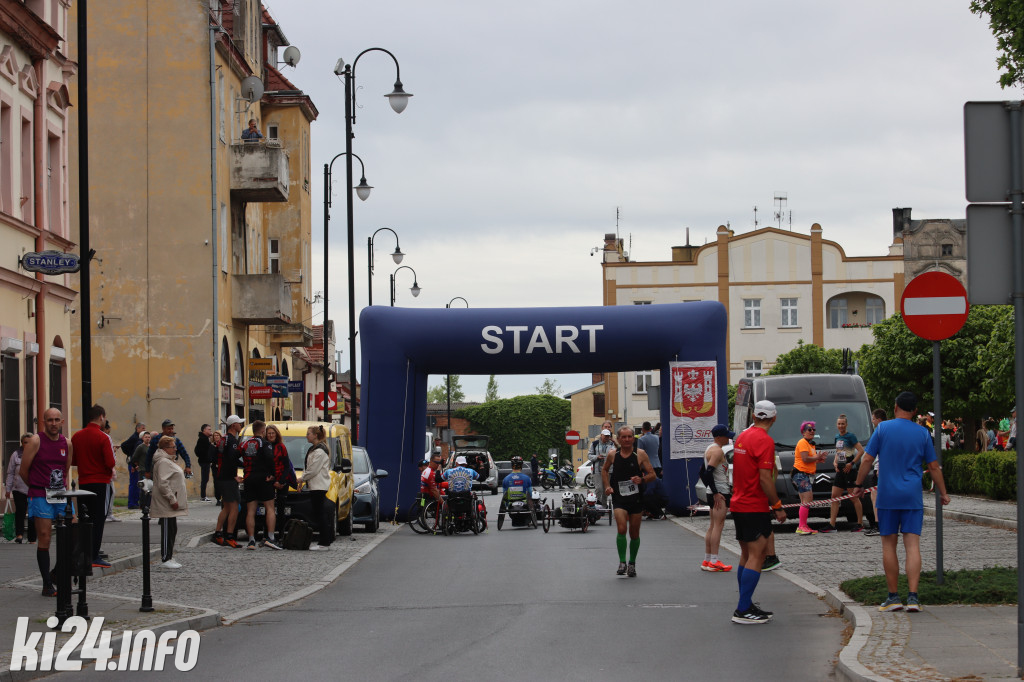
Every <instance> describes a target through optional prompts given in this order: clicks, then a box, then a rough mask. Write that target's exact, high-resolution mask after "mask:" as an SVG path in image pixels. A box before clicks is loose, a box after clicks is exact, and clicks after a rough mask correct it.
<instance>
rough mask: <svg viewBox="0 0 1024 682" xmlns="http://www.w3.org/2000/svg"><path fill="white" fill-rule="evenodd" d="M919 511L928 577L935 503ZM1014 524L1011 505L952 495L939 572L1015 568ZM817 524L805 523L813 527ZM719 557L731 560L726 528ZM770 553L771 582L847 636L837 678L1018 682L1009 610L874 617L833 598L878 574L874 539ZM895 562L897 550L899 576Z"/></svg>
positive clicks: (799, 544)
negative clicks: (777, 579) (834, 621)
mask: <svg viewBox="0 0 1024 682" xmlns="http://www.w3.org/2000/svg"><path fill="white" fill-rule="evenodd" d="M929 506H930V507H931V509H930V510H929V509H928V507H929ZM925 507H926V510H925V520H924V529H923V532H922V536H921V554H922V563H923V567H922V568H923V570H925V571H930V570H935V559H936V554H935V536H936V533H935V519H934V496H931V495H928V496H926V497H925ZM929 511H930V513H929ZM1016 519H1017V507H1016V504H1015V503H1010V502H993V501H991V500H984V499H977V498H971V497H961V496H954V497H953V498H952V501H951V503H950V504H949V505H948V506H947V507H944V508H943V568H944V570H947V571H949V570H961V569H977V568H984V567H986V566H996V565H998V566H1016V565H1017V534H1016V532H1015V529H1016ZM673 520H674V521H675V522H676V523H678V524H679V525H681V526H683V527H684V528H687V529H688V530H690V531H692V532H693V533H695V534H697V535H700V536H701V537H703V535H704V533H705V531H706V530H707V528H708V518H707V517H706V516H699V517H690V518H676V519H673ZM788 525H793V524H792V523H790V524H788ZM820 525H821V521H820V520H818V519H813V518H812V520H811V526H812V527H820ZM1010 529H1013V530H1010ZM722 548H723V549H726V550H729V551H731V552H734V553H735V554H737V555H738V554H739V546H738V545H736V543H735V541H734V539H733V537H732V536H731V533H730V529H729V528H728V524H727V529H726V532H725V533H724V534H723V540H722ZM776 550H777V552H778V554H779V556H780V558H781V559H782V562H783V563H782V568H780V569H778V570H776V571H774V572H773V573H772V575H779V576H781V577H783V578H785V579H787V580H790V581H792V582H795V583H797V584H800V585H802V586H803V587H804V588H805V589H807V590H808V591H810V592H813V593H815V594H818V595H819V596H821V597H822V598H823V599H825V601H826V602H827V603H828V604H829V605H830V606H832V607H833V608H834V609H836V610H837V611H839V612H840V613H842V615H843V617H844V618H846V619H847V620H848V621H850V623H851V624H852V625H853V627H854V632H853V634H852V636H851V638H850V641H849V643H848V644H847V645H846V646H845V647H844V648H843V650H842V651H841V652H840V656H839V661H838V664H837V666H836V677H837V678H838V679H844V680H855V681H858V682H859V681H861V680H952V679H965V680H976V679H977V680H980V679H985V680H1016V679H1020V678H1019V677H1017V675H1016V668H1017V626H1016V621H1017V606H1016V605H1010V606H969V605H954V606H925V607H924V609H923V610H922V611H921V612H920V613H911V614H908V613H906V612H902V611H899V612H895V613H881V612H879V611H878V609H877V605H876V604H864V605H862V604H858V603H857V602H854V601H852V600H850V598H849V597H847V596H846V595H845V594H844V593H843V592H842V591H841V590H840V589H839V583H840V582H842V581H843V580H847V579H849V578H856V577H861V576H869V575H878V574H881V573H882V550H881V542H880V540H879V538H878V537H877V536H875V537H871V536H865V535H863V534H862V533H850V532H839V533H836V534H830V535H822V534H818V535H811V536H798V535H795V534H794V533H792V532H788V531H787V532H780V533H777V534H776ZM903 562H904V556H903V551H902V546H901V549H900V565H901V567H902V566H903V565H904V563H903ZM904 597H905V595H904Z"/></svg>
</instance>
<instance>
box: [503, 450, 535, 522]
mask: <svg viewBox="0 0 1024 682" xmlns="http://www.w3.org/2000/svg"><path fill="white" fill-rule="evenodd" d="M501 488H502V490H503V491H504V493H505V494H504V499H503V500H502V501H501V504H502V507H505V506H506V505H508V504H509V503H511V502H517V501H519V500H526V506H527V507H529V508H530V518H531V519H533V522H534V525H536V524H537V517H536V516H535V513H534V509H533V483H532V482H531V481H530V477H529V476H527V475H526V474H524V473H523V458H522V457H519V456H518V455H516V456H515V457H513V458H512V473H511V474H509V475H508V476H506V477H505V479H504V480H503V481H502V482H501Z"/></svg>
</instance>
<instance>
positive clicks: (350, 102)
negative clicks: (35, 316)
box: [324, 47, 412, 442]
mask: <svg viewBox="0 0 1024 682" xmlns="http://www.w3.org/2000/svg"><path fill="white" fill-rule="evenodd" d="M367 52H384V53H385V54H387V55H388V56H389V57H391V59H392V61H394V62H395V89H394V90H392V91H391V93H390V94H387V95H384V96H385V97H387V98H388V102H389V103H390V104H391V108H392V109H394V111H395V113H396V114H400V113H402V112H403V111H405V107H406V106H408V104H409V98H410V97H412V95H411V94H409V93H407V92H406V91H405V90H403V89H402V78H401V69H400V67H399V65H398V59H396V58H395V55H393V54H391V52H389V51H388V50H385V49H384V48H382V47H371V48H368V49H366V50H363V51H362V52H360V53H359V54H358V55H356V58H355V59H353V60H352V63H351V64H346V63H345V62H344V60H342V59H339V60H338V61H337V63H336V64H335V65H334V74H335V75H336V76H339V77H341V78H344V80H345V153H346V154H347V156H346V157H345V159H346V163H345V172H346V179H347V181H348V182H347V185H346V186H347V187H349V188H351V187H352V137H353V135H352V126H353V125H354V124H355V122H356V107H355V99H356V94H355V93H356V88H355V82H356V64H358V63H359V59H360V58H361V57H362V56H363V55H364V54H366V53H367ZM347 199H348V202H347V203H348V361H349V374H348V379H349V397H350V399H351V400H352V416H351V418H352V436H353V438H354V439H355V440H356V441H357V442H358V440H359V422H358V421H357V420H356V274H355V273H356V266H355V236H354V235H355V227H354V224H353V219H352V191H351V189H350V190H349V191H348V193H347ZM326 402H327V395H326V394H325V395H324V403H325V404H326Z"/></svg>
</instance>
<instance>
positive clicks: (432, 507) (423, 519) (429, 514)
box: [420, 500, 443, 535]
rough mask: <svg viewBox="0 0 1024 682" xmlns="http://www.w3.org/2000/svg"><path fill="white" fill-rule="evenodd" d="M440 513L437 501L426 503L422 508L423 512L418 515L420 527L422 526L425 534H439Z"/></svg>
mask: <svg viewBox="0 0 1024 682" xmlns="http://www.w3.org/2000/svg"><path fill="white" fill-rule="evenodd" d="M442 509H443V507H442ZM440 522H441V513H440V510H439V509H438V507H437V500H431V501H430V502H427V504H426V506H425V507H423V511H422V512H421V513H420V525H422V526H423V528H424V532H425V533H434V534H435V535H436V534H437V533H440V532H441V530H442V529H441V523H440Z"/></svg>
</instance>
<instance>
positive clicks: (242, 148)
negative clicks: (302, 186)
mask: <svg viewBox="0 0 1024 682" xmlns="http://www.w3.org/2000/svg"><path fill="white" fill-rule="evenodd" d="M229 150H230V154H229V161H230V165H231V198H232V199H237V200H239V201H288V180H289V175H288V152H287V151H286V150H285V149H284V148H283V147H282V146H281V140H279V139H276V138H275V139H266V138H263V139H259V140H241V141H238V142H233V143H232V144H231V145H230V146H229Z"/></svg>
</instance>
